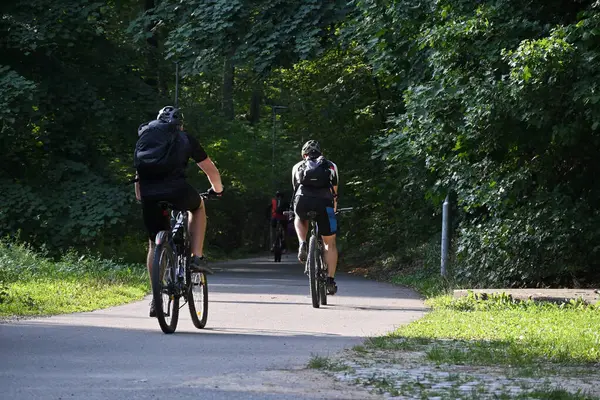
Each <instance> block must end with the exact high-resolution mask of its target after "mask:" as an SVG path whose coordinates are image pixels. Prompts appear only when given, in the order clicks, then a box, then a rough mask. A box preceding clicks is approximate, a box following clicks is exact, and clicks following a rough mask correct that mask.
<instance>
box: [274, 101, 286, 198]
mask: <svg viewBox="0 0 600 400" xmlns="http://www.w3.org/2000/svg"><path fill="white" fill-rule="evenodd" d="M286 108H287V107H286V106H272V107H271V109H272V110H273V141H272V144H271V147H272V149H271V150H272V152H271V181H272V182H273V190H277V187H276V184H275V130H276V123H277V110H283V109H286Z"/></svg>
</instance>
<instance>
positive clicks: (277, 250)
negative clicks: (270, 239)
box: [273, 234, 283, 262]
mask: <svg viewBox="0 0 600 400" xmlns="http://www.w3.org/2000/svg"><path fill="white" fill-rule="evenodd" d="M282 251H283V249H282V247H281V237H279V234H278V235H277V238H276V239H275V246H274V247H273V256H274V258H275V260H274V261H275V262H281V253H282Z"/></svg>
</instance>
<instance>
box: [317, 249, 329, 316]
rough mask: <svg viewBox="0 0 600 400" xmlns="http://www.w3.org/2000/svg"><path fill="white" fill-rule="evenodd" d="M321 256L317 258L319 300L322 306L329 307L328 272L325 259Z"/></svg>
mask: <svg viewBox="0 0 600 400" xmlns="http://www.w3.org/2000/svg"><path fill="white" fill-rule="evenodd" d="M321 257H322V256H321V254H319V256H318V257H317V264H318V266H317V267H318V268H317V271H318V272H317V276H318V278H317V285H318V287H319V299H320V300H321V304H322V305H324V306H326V305H327V287H326V285H327V271H326V270H325V265H324V263H323V259H322V258H321Z"/></svg>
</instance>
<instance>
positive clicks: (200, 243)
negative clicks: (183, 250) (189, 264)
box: [188, 200, 206, 257]
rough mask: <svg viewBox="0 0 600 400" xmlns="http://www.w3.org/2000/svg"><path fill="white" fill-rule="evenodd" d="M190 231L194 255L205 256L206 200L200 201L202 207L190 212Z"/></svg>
mask: <svg viewBox="0 0 600 400" xmlns="http://www.w3.org/2000/svg"><path fill="white" fill-rule="evenodd" d="M189 216H190V218H189V223H188V230H189V232H190V236H191V240H190V242H191V247H192V254H193V255H195V256H198V257H202V256H203V255H204V253H203V251H204V236H205V234H206V209H205V208H204V200H201V201H200V207H199V208H198V209H197V210H196V211H194V212H191V211H190V212H189Z"/></svg>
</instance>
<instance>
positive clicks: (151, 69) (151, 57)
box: [144, 0, 159, 92]
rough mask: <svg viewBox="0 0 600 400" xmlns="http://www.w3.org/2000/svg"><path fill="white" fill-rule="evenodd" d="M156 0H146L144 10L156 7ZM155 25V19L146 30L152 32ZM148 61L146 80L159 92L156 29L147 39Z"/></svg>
mask: <svg viewBox="0 0 600 400" xmlns="http://www.w3.org/2000/svg"><path fill="white" fill-rule="evenodd" d="M154 5H155V4H154V0H144V11H148V10H150V9H152V8H154ZM153 27H154V21H152V22H151V23H150V24H148V25H147V26H146V31H147V32H151V30H152V28H153ZM146 44H147V47H146V61H147V62H148V73H147V74H146V78H145V79H144V81H145V82H146V84H148V85H149V86H151V87H152V88H153V89H155V90H156V91H157V92H159V78H158V67H159V63H158V37H157V35H156V31H154V32H152V36H150V37H149V38H148V39H146Z"/></svg>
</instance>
